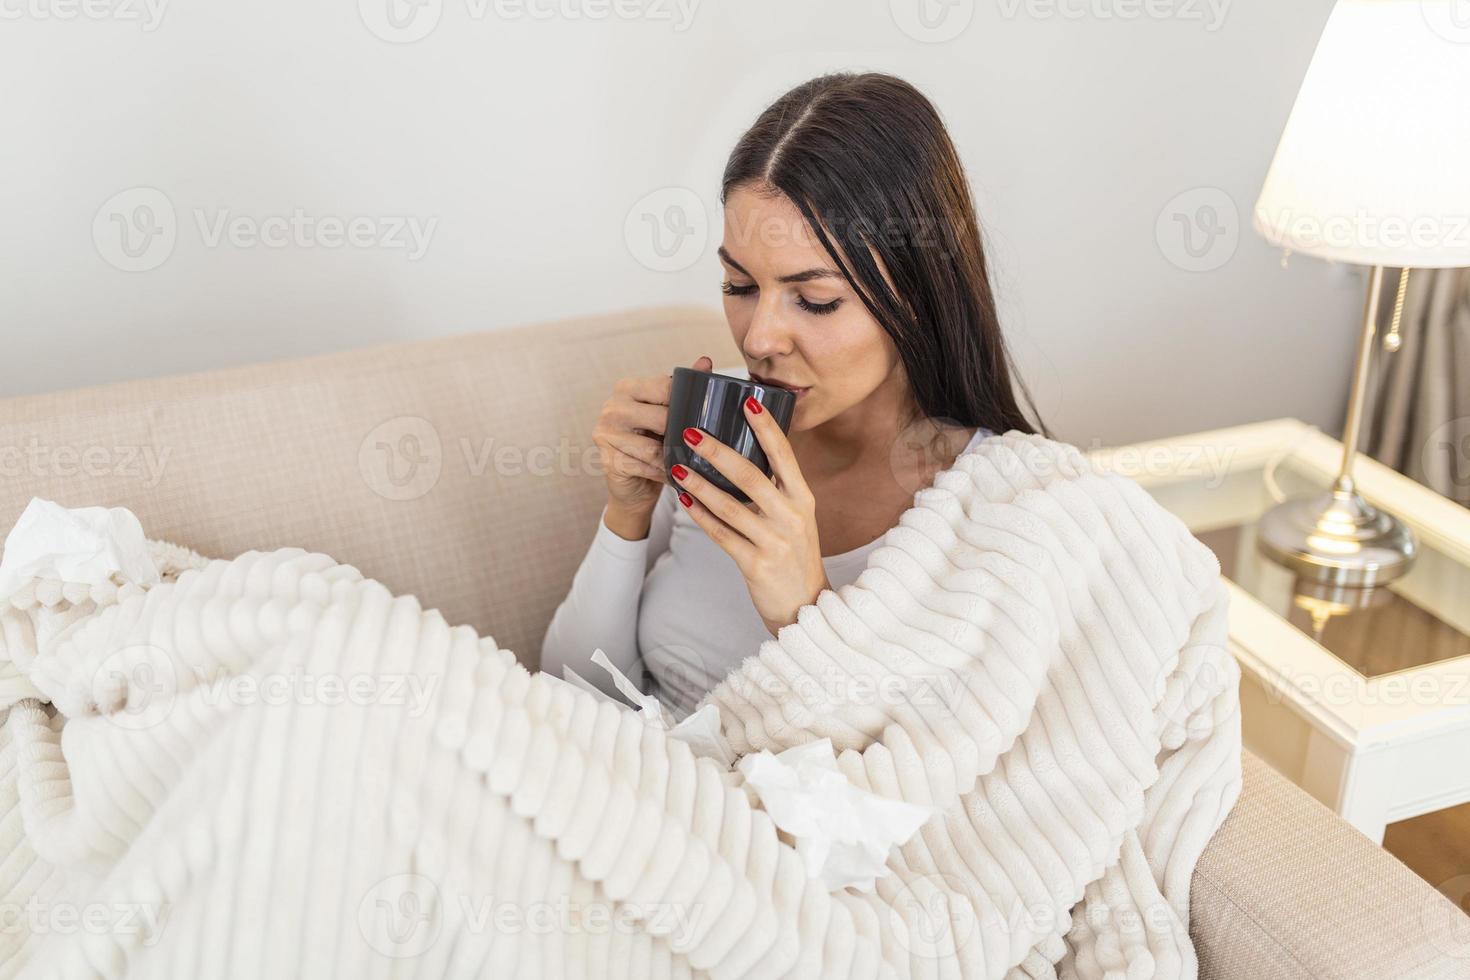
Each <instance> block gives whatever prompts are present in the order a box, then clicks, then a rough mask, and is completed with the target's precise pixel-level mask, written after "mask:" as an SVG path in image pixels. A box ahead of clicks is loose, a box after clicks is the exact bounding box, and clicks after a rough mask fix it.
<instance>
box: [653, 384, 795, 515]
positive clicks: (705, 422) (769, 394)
mask: <svg viewBox="0 0 1470 980" xmlns="http://www.w3.org/2000/svg"><path fill="white" fill-rule="evenodd" d="M747 396H753V397H754V398H755V400H756V401H758V402H760V403H761V407H763V408H764V409H765V410H766V411H768V412H770V413H771V418H773V419H775V420H776V424H778V425H779V426H781V431H782V432H789V431H791V414H792V412H793V411H795V409H796V395H794V394H793V393H791V392H789V391H787V390H786V389H785V388H778V387H776V386H775V385H763V384H760V383H759V382H756V381H750V380H747V379H745V378H734V377H731V376H730V375H728V374H715V373H713V372H711V371H696V370H694V369H693V368H686V367H676V368H674V386H673V391H672V392H671V393H670V395H669V415H668V420H667V421H666V422H665V423H664V479H665V480H667V481H668V482H669V484H670V485H671V486H673V487H675V488H676V489H678V488H679V485H678V484H677V483H675V482H674V478H673V476H671V475H670V474H669V470H670V469H672V468H673V466H674V464H675V463H681V464H683V465H684V466H686V467H688V468H689V469H691V470H693V471H694V472H696V473H698V474H699V475H700V476H702V477H704V478H705V479H706V480H708V481H710V482H711V483H713V484H714V485H715V486H717V487H719V488H720V489H721V490H723V491H725V492H726V493H728V494H729V495H730V496H732V497H734V498H735V499H736V500H738V501H740V502H741V503H743V504H748V503H750V498H749V497H747V496H746V495H745V493H744V492H743V491H742V490H741V489H740V488H739V487H737V486H735V485H734V484H733V483H731V482H730V481H729V480H727V479H726V478H725V477H724V476H723V475H722V474H721V473H720V471H719V470H717V469H715V468H714V467H713V466H711V465H710V464H709V463H708V462H706V461H705V459H704V457H703V456H700V455H699V454H698V453H696V452H695V451H694V450H693V449H691V448H690V447H689V444H688V443H686V442H685V441H684V430H685V429H686V428H694V429H703V430H704V431H705V432H708V433H709V434H710V435H712V436H714V437H715V438H716V439H718V440H720V441H721V442H723V443H724V444H725V445H727V446H729V447H730V448H731V449H734V450H735V451H736V452H737V453H739V454H740V455H742V456H744V457H745V458H746V459H748V460H750V461H751V462H752V463H754V464H755V465H756V466H758V467H760V471H761V472H762V473H764V474H765V475H766V476H770V475H771V462H770V460H768V459H766V452H765V450H764V449H762V448H761V444H760V441H759V440H758V439H756V437H755V433H754V432H753V431H751V428H750V423H749V422H747V421H746V419H745V399H746V397H747Z"/></svg>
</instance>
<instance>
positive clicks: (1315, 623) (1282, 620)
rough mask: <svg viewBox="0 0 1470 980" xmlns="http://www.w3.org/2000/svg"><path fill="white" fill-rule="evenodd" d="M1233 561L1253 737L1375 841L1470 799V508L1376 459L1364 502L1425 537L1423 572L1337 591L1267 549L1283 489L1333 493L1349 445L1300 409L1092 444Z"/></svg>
mask: <svg viewBox="0 0 1470 980" xmlns="http://www.w3.org/2000/svg"><path fill="white" fill-rule="evenodd" d="M1090 455H1091V456H1092V457H1093V458H1094V459H1095V460H1097V461H1098V462H1099V463H1101V464H1102V465H1104V466H1106V467H1108V468H1109V469H1112V470H1115V471H1117V472H1120V473H1123V474H1125V475H1127V476H1130V477H1132V478H1133V479H1135V480H1137V481H1138V482H1139V483H1140V484H1141V485H1143V486H1144V487H1145V488H1146V489H1147V490H1148V491H1149V492H1150V493H1152V494H1153V495H1154V497H1155V498H1156V499H1157V500H1158V501H1159V502H1160V503H1162V504H1163V505H1164V506H1165V507H1167V508H1168V509H1169V510H1171V511H1172V512H1173V513H1175V514H1176V515H1178V516H1179V517H1180V519H1181V520H1183V521H1184V523H1185V524H1186V525H1187V526H1188V527H1189V529H1190V530H1191V531H1192V532H1194V534H1195V535H1196V536H1197V537H1198V538H1199V539H1200V540H1201V541H1203V542H1204V543H1205V544H1207V545H1209V546H1210V547H1211V548H1212V549H1213V550H1214V551H1215V553H1216V555H1217V556H1218V557H1219V558H1220V563H1221V573H1222V574H1223V575H1224V576H1225V580H1226V586H1227V588H1228V589H1229V591H1230V640H1231V645H1232V649H1233V652H1234V653H1235V655H1236V658H1237V659H1238V660H1239V661H1240V665H1241V668H1242V670H1241V673H1242V677H1241V691H1240V696H1241V710H1242V728H1243V733H1244V739H1245V743H1246V745H1247V746H1248V747H1249V748H1250V749H1251V750H1252V751H1254V752H1255V753H1256V754H1258V755H1260V756H1261V757H1263V758H1264V759H1266V760H1267V761H1268V762H1270V763H1271V764H1272V765H1273V766H1275V767H1276V768H1277V769H1278V770H1280V771H1281V772H1282V773H1283V774H1284V775H1286V776H1287V777H1288V778H1290V779H1293V780H1294V781H1295V782H1297V783H1298V784H1299V785H1301V786H1302V787H1303V788H1305V789H1306V790H1307V791H1309V792H1310V793H1312V795H1314V796H1316V797H1317V798H1318V799H1319V800H1321V801H1322V802H1323V803H1325V804H1327V805H1328V806H1330V807H1331V808H1332V809H1333V810H1335V811H1336V812H1337V813H1338V814H1340V815H1341V816H1342V817H1343V818H1344V819H1345V820H1347V821H1348V822H1349V823H1351V824H1353V825H1354V826H1356V827H1357V828H1358V829H1359V830H1361V831H1362V832H1363V833H1364V834H1366V835H1367V836H1368V837H1370V838H1371V839H1373V840H1375V841H1378V842H1380V843H1381V842H1382V840H1383V832H1384V826H1385V825H1386V824H1388V823H1392V822H1394V821H1397V820H1404V819H1407V818H1409V817H1415V816H1419V815H1420V814H1423V813H1427V812H1429V811H1432V810H1438V809H1442V808H1444V807H1449V806H1455V805H1457V804H1460V803H1464V802H1467V801H1470V510H1466V509H1465V508H1463V507H1460V506H1459V505H1457V504H1455V503H1453V502H1452V501H1449V500H1446V499H1445V498H1444V497H1441V496H1440V495H1438V494H1436V493H1434V492H1432V491H1430V490H1429V489H1427V488H1426V487H1424V486H1421V485H1420V484H1418V483H1416V482H1414V481H1413V480H1410V479H1409V478H1408V477H1405V476H1403V475H1402V474H1400V473H1397V472H1395V471H1394V470H1391V469H1389V468H1388V467H1386V466H1384V465H1382V464H1380V463H1378V462H1377V461H1376V460H1373V459H1371V458H1368V457H1367V456H1359V457H1358V461H1357V463H1356V465H1355V471H1354V472H1355V476H1356V478H1357V481H1358V485H1359V489H1360V491H1361V492H1362V494H1363V496H1364V497H1366V498H1367V499H1368V500H1369V502H1371V503H1372V504H1373V505H1375V506H1379V507H1383V508H1386V509H1388V510H1390V511H1392V512H1393V513H1394V514H1395V515H1397V516H1398V517H1400V518H1401V519H1403V520H1404V521H1405V522H1407V523H1408V524H1409V526H1410V527H1411V528H1412V529H1413V530H1414V533H1415V534H1416V535H1417V537H1418V540H1419V548H1420V551H1419V556H1418V558H1417V559H1416V561H1415V564H1414V567H1413V569H1412V570H1411V571H1410V572H1409V574H1407V575H1406V576H1404V577H1403V578H1402V579H1400V580H1398V581H1396V582H1393V583H1391V584H1390V585H1388V586H1386V587H1380V588H1379V589H1376V590H1372V591H1371V592H1367V593H1365V592H1364V591H1363V590H1339V591H1338V592H1336V593H1325V592H1322V591H1320V590H1316V589H1313V588H1312V587H1311V586H1310V585H1307V584H1304V583H1300V582H1298V581H1297V580H1296V579H1295V577H1294V575H1293V574H1292V573H1291V572H1289V571H1287V570H1286V569H1284V568H1282V567H1281V566H1279V565H1277V564H1275V563H1274V562H1272V561H1270V560H1269V559H1267V558H1266V557H1265V556H1263V555H1261V554H1260V553H1259V552H1258V551H1257V549H1256V534H1255V529H1256V522H1257V520H1258V519H1259V517H1260V516H1261V514H1263V513H1264V512H1265V511H1266V510H1267V509H1269V508H1270V507H1271V505H1272V504H1273V503H1275V497H1274V495H1273V487H1272V478H1273V477H1274V482H1275V485H1276V486H1275V488H1274V492H1279V493H1283V494H1285V495H1286V496H1296V495H1298V494H1303V493H1307V492H1310V491H1313V490H1322V489H1325V488H1327V487H1329V486H1330V485H1331V483H1332V480H1333V478H1334V477H1335V476H1336V474H1337V466H1338V464H1339V462H1340V461H1341V455H1342V447H1341V444H1340V443H1338V442H1337V441H1336V440H1333V439H1331V438H1329V437H1328V436H1326V435H1324V434H1323V433H1321V432H1320V431H1318V430H1317V429H1316V428H1314V427H1312V426H1308V425H1306V424H1304V423H1302V422H1299V421H1297V420H1295V419H1277V420H1275V421H1271V422H1262V423H1257V424H1252V425H1244V426H1237V427H1234V428H1229V429H1217V430H1214V431H1211V432H1200V433H1195V434H1193V435H1184V436H1177V437H1173V438H1169V439H1163V440H1158V441H1156V442H1149V443H1138V444H1135V445H1132V446H1122V447H1117V448H1112V449H1104V450H1098V451H1095V452H1092V453H1091V454H1090Z"/></svg>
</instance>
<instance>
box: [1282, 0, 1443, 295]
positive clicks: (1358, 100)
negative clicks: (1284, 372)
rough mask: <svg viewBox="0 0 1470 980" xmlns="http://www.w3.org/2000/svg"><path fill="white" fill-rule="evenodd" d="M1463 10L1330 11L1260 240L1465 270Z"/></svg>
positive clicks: (1383, 0) (1358, 4) (1407, 4)
mask: <svg viewBox="0 0 1470 980" xmlns="http://www.w3.org/2000/svg"><path fill="white" fill-rule="evenodd" d="M1457 4H1458V6H1459V9H1457ZM1464 8H1465V5H1464V4H1463V3H1460V0H1338V2H1337V5H1336V6H1335V7H1334V8H1333V9H1332V13H1331V14H1330V15H1329V16H1328V18H1327V26H1326V28H1324V29H1323V31H1322V37H1321V39H1320V40H1319V41H1318V42H1317V50H1316V52H1315V53H1314V54H1313V55H1312V62H1311V64H1310V65H1308V66H1307V74H1306V77H1305V78H1304V79H1303V80H1302V85H1301V90H1300V91H1299V92H1298V93H1297V97H1296V104H1295V105H1293V106H1292V109H1291V115H1290V116H1289V117H1288V118H1287V120H1286V128H1285V129H1284V130H1283V131H1282V134H1281V142H1280V145H1278V146H1277V147H1276V156H1275V158H1274V159H1272V161H1271V169H1270V170H1269V171H1268V172H1267V174H1266V182H1265V184H1264V186H1263V187H1262V188H1261V196H1260V199H1259V200H1257V201H1256V207H1255V219H1254V220H1255V228H1256V230H1257V231H1258V232H1260V233H1261V234H1262V235H1263V236H1265V238H1266V239H1267V240H1268V241H1270V242H1272V243H1273V244H1276V245H1280V246H1282V247H1283V248H1289V249H1291V250H1292V251H1295V252H1304V253H1307V254H1309V255H1316V256H1320V257H1322V258H1327V259H1336V260H1339V261H1343V262H1354V263H1359V264H1362V265H1383V266H1392V267H1419V268H1445V267H1452V266H1470V17H1467V15H1466V11H1465V9H1464Z"/></svg>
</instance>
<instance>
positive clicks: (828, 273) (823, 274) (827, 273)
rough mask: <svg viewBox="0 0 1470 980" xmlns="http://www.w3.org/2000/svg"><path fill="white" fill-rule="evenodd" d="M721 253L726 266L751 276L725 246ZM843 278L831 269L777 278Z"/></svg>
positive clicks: (720, 250)
mask: <svg viewBox="0 0 1470 980" xmlns="http://www.w3.org/2000/svg"><path fill="white" fill-rule="evenodd" d="M719 253H720V258H722V259H724V260H725V264H726V265H728V266H729V267H730V268H732V269H734V270H735V271H736V272H738V273H740V274H741V275H742V276H750V273H749V272H746V271H745V267H744V266H742V265H741V264H740V263H739V262H736V261H735V260H734V259H733V258H731V257H730V253H729V252H727V251H725V246H723V245H721V246H720V248H719ZM750 277H751V278H752V279H754V278H755V277H754V276H750ZM841 278H842V274H841V273H838V272H834V271H832V270H831V269H807V270H806V271H804V272H793V273H792V274H791V275H789V276H777V277H776V281H777V282H811V281H812V280H814V279H841Z"/></svg>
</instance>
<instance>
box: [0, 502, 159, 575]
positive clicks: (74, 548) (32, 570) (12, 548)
mask: <svg viewBox="0 0 1470 980" xmlns="http://www.w3.org/2000/svg"><path fill="white" fill-rule="evenodd" d="M114 574H118V575H120V576H121V577H122V579H123V581H125V582H132V583H134V584H136V585H142V586H149V585H155V584H157V582H158V580H159V573H158V568H157V566H156V565H154V563H153V559H152V558H151V557H149V554H148V541H147V538H146V537H144V534H143V525H142V524H140V523H139V522H138V518H137V517H135V516H134V515H133V513H132V511H130V510H128V509H126V508H124V507H72V508H67V507H63V506H61V505H60V504H57V503H54V502H52V501H50V500H42V499H41V498H40V497H32V498H31V502H30V503H29V504H27V505H26V509H25V510H24V511H22V512H21V515H20V518H19V519H18V520H17V521H16V522H15V527H13V528H11V529H10V534H9V535H7V536H6V538H5V551H4V554H3V556H0V601H4V600H5V599H7V598H9V597H10V596H12V595H14V594H15V593H16V592H17V591H19V590H20V589H21V588H22V587H24V586H25V585H26V583H27V582H29V581H30V580H31V579H34V578H47V579H58V580H60V581H63V582H75V583H80V584H83V585H96V584H98V583H100V582H105V581H107V580H108V579H110V578H111V577H112V576H113V575H114Z"/></svg>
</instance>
